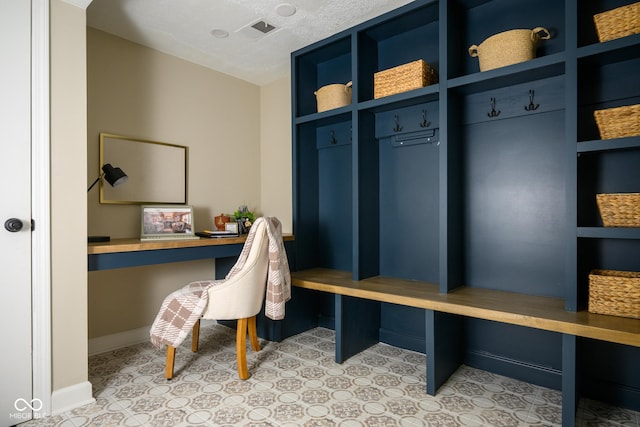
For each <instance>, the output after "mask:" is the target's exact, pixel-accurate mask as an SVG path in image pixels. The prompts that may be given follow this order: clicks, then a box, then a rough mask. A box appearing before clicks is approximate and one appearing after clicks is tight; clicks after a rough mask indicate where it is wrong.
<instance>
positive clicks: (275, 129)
mask: <svg viewBox="0 0 640 427" xmlns="http://www.w3.org/2000/svg"><path fill="white" fill-rule="evenodd" d="M260 159H261V165H262V167H261V171H262V174H261V176H260V189H261V197H260V200H261V202H260V205H261V206H262V210H263V211H264V212H266V213H268V215H271V216H275V217H277V218H279V219H280V221H281V222H282V229H283V230H284V231H285V232H288V233H291V232H292V230H293V225H292V219H291V217H292V212H293V210H292V190H291V188H292V187H291V185H292V184H291V182H292V178H291V168H292V159H291V79H290V78H285V79H282V80H279V81H276V82H274V83H271V84H269V85H265V86H262V87H260Z"/></svg>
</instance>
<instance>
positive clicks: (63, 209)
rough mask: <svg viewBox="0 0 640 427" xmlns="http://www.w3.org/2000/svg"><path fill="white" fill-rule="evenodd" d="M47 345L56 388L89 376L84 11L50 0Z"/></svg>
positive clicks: (69, 384) (53, 382)
mask: <svg viewBox="0 0 640 427" xmlns="http://www.w3.org/2000/svg"><path fill="white" fill-rule="evenodd" d="M50 5H51V10H50V14H51V17H50V18H51V19H50V23H51V24H50V25H51V28H50V31H51V40H50V55H51V242H52V243H51V252H52V254H51V300H52V301H51V312H52V314H51V345H52V349H51V350H52V375H53V378H52V386H53V389H54V390H59V389H62V388H65V387H70V386H74V385H76V384H80V383H83V382H85V381H87V378H88V371H87V369H88V360H87V340H86V336H87V310H86V306H87V302H86V301H87V273H86V269H87V243H86V236H85V234H84V233H83V232H80V233H78V232H76V231H77V230H84V229H85V227H86V217H87V204H86V202H85V200H86V199H85V194H86V191H87V190H86V187H85V186H84V178H85V175H86V172H85V168H83V167H74V165H83V164H84V163H85V162H86V158H87V148H86V131H87V127H86V123H87V121H86V73H85V52H86V48H85V26H86V21H85V11H84V9H81V8H78V7H75V6H72V5H69V4H67V3H63V2H62V1H60V0H52V1H51V3H50Z"/></svg>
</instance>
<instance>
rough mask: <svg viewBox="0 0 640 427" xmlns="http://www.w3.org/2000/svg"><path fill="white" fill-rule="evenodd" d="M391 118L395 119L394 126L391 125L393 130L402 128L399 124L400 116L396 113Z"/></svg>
mask: <svg viewBox="0 0 640 427" xmlns="http://www.w3.org/2000/svg"><path fill="white" fill-rule="evenodd" d="M393 120H394V121H395V123H396V124H395V126H394V127H393V131H394V132H400V131H401V130H402V126H400V117H398V115H397V114H396V115H395V116H393Z"/></svg>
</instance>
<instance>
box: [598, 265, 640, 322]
mask: <svg viewBox="0 0 640 427" xmlns="http://www.w3.org/2000/svg"><path fill="white" fill-rule="evenodd" d="M589 312H590V313H598V314H610V315H613V316H622V317H633V318H634V319H640V273H636V272H633V271H615V270H593V271H592V272H591V274H589Z"/></svg>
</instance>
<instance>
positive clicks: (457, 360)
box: [425, 310, 464, 396]
mask: <svg viewBox="0 0 640 427" xmlns="http://www.w3.org/2000/svg"><path fill="white" fill-rule="evenodd" d="M425 321H426V342H427V348H426V353H427V393H428V394H430V395H431V396H435V394H436V392H437V391H438V389H439V388H440V386H442V384H444V383H445V382H446V381H447V380H448V379H449V377H450V376H451V374H453V372H455V370H456V369H458V367H459V366H460V365H461V364H462V355H463V345H464V324H463V318H462V317H460V316H456V315H454V314H449V313H442V312H439V311H434V310H425ZM436 343H437V345H436Z"/></svg>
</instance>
